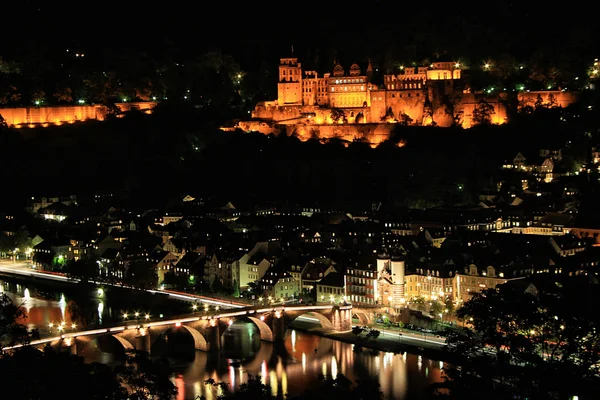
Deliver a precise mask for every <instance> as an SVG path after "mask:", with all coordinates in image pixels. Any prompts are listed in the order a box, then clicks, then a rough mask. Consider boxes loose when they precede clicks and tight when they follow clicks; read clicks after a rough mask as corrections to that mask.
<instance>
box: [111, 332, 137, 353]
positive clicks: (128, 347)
mask: <svg viewBox="0 0 600 400" xmlns="http://www.w3.org/2000/svg"><path fill="white" fill-rule="evenodd" d="M111 336H112V337H114V338H115V339H117V342H119V343H121V345H122V346H123V348H124V349H125V351H128V350H134V349H135V347H134V346H133V344H131V342H130V341H129V340H127V339H125V338H124V337H121V336H117V335H111Z"/></svg>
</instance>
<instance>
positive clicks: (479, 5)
mask: <svg viewBox="0 0 600 400" xmlns="http://www.w3.org/2000/svg"><path fill="white" fill-rule="evenodd" d="M65 3H66V4H65ZM69 3H70V2H47V1H27V0H26V1H20V2H18V3H16V4H13V5H10V6H6V7H7V8H8V10H10V11H11V12H10V14H11V15H13V16H15V17H12V18H6V17H5V19H4V21H3V24H4V25H5V29H4V32H5V34H3V35H1V37H0V46H1V49H2V50H1V51H0V54H2V55H3V56H4V57H5V58H12V57H20V56H21V55H22V54H24V53H27V52H35V51H36V49H38V48H40V47H42V48H45V49H53V50H56V51H60V50H61V49H63V48H64V47H66V46H68V47H73V48H80V49H81V50H82V51H86V52H88V54H95V55H97V56H98V57H99V58H101V57H107V56H109V55H108V53H110V51H113V50H114V49H127V50H134V51H147V52H158V53H160V52H164V51H168V52H169V53H171V54H175V55H176V57H177V58H179V59H181V60H182V61H183V60H185V59H186V57H193V56H194V54H197V53H199V52H205V51H210V50H216V49H219V50H221V51H223V52H225V53H228V54H231V55H233V56H234V57H235V58H236V59H237V60H239V61H240V63H241V64H242V66H246V68H247V67H248V66H247V65H249V64H252V63H256V60H257V59H265V58H266V59H275V60H276V59H277V58H278V57H279V56H287V55H288V54H289V53H291V46H292V45H293V46H294V49H295V53H296V55H299V56H300V57H302V56H304V57H305V58H307V60H305V62H308V63H310V62H311V61H310V60H311V59H314V57H315V54H316V53H319V54H325V53H327V54H328V55H330V54H334V56H336V57H337V58H339V59H341V60H342V61H347V62H354V61H359V62H360V61H363V60H364V59H365V58H375V59H376V58H377V57H378V56H382V55H384V54H385V53H390V52H392V53H396V55H397V57H398V58H413V59H420V58H423V57H439V58H444V56H447V58H450V59H453V58H454V57H456V56H467V57H472V58H477V57H488V56H494V55H498V54H501V53H505V52H509V53H511V54H513V55H515V56H516V57H526V56H527V55H528V54H530V53H531V52H532V51H534V50H535V49H537V48H539V47H540V46H544V47H546V48H547V49H546V52H555V53H556V52H574V53H576V52H582V51H584V50H585V51H586V52H589V53H590V54H593V53H594V52H595V51H596V43H595V41H596V37H598V28H597V27H596V26H595V24H594V23H593V15H594V14H593V13H592V12H590V10H589V6H585V4H582V5H581V6H577V2H569V3H568V4H569V5H570V7H568V8H566V7H565V8H557V5H559V4H558V3H557V4H556V5H555V4H554V3H551V2H539V1H533V2H517V1H514V0H512V1H511V0H487V1H485V0H484V1H460V2H448V1H444V2H435V1H431V2H422V1H412V2H411V1H402V2H400V1H388V0H379V1H366V2H362V3H353V2H339V1H335V2H334V1H327V0H325V1H320V2H289V1H278V2H275V1H271V0H264V1H259V2H247V1H243V2H233V1H218V2H210V1H196V2H187V1H186V2H184V1H176V0H174V1H168V2H161V3H156V4H159V6H154V7H153V4H154V3H152V2H141V1H129V2H108V3H102V2H100V3H98V2H77V3H76V5H72V4H69ZM123 3H124V4H126V5H125V6H123ZM453 4H454V5H453ZM564 6H565V5H564V4H563V7H564ZM5 11H6V10H5ZM7 32H10V33H11V34H6V33H7ZM284 53H288V54H284ZM466 53H469V54H466ZM586 56H587V54H586ZM357 58H358V60H356V59H357Z"/></svg>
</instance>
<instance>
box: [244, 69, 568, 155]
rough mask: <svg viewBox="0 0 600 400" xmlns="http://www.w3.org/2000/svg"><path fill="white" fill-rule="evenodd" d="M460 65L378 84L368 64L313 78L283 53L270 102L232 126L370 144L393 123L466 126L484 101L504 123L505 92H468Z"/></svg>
mask: <svg viewBox="0 0 600 400" xmlns="http://www.w3.org/2000/svg"><path fill="white" fill-rule="evenodd" d="M462 72H463V71H462V69H461V65H460V64H459V63H455V62H435V63H432V64H430V65H429V66H420V67H410V68H408V67H401V68H400V70H399V72H398V73H395V74H386V75H384V77H383V85H381V86H378V85H376V84H374V83H373V82H372V77H373V67H372V65H371V63H370V62H369V63H368V66H367V68H366V70H365V72H364V73H363V71H362V70H361V68H360V66H359V65H358V64H352V65H351V66H350V68H349V70H347V71H346V70H344V68H343V67H342V66H341V65H340V64H336V65H335V66H334V68H333V71H332V72H331V73H325V74H323V76H321V77H319V74H318V73H317V72H316V71H304V70H303V69H302V64H301V63H299V62H298V59H297V58H282V59H281V60H280V65H279V82H278V84H277V89H278V90H277V92H278V95H277V100H274V101H267V102H261V103H259V104H257V105H256V107H255V108H254V111H253V112H252V120H251V121H242V122H240V123H239V124H238V128H241V129H242V130H245V131H258V132H262V133H265V134H269V133H275V134H277V133H279V132H286V134H288V135H289V134H295V135H296V136H298V137H299V138H300V139H302V140H306V139H309V138H311V137H318V138H321V139H329V138H339V139H343V140H347V141H352V140H356V139H360V140H366V141H368V142H370V143H371V144H372V145H377V144H378V143H381V142H382V141H384V140H386V139H388V138H389V137H390V133H391V131H392V129H393V128H394V124H396V123H401V124H404V125H417V126H427V125H435V126H439V127H448V126H451V125H458V126H462V127H463V128H469V127H471V126H473V125H474V124H475V121H474V117H473V115H474V111H475V109H476V107H477V105H478V103H479V102H480V100H482V99H483V100H485V102H486V103H488V104H489V106H490V107H491V108H492V112H491V113H490V122H491V123H493V124H503V123H505V122H507V115H508V113H507V110H506V106H505V103H504V102H503V96H505V95H506V93H500V94H496V95H494V94H492V95H490V94H489V93H483V92H481V93H471V92H470V90H468V89H465V88H464V84H463V81H462ZM550 95H552V96H553V101H555V102H556V103H557V104H558V105H559V106H561V107H565V106H567V105H569V104H571V103H573V102H574V101H576V98H577V96H576V94H574V93H571V92H563V91H542V92H520V93H518V103H519V104H520V105H525V104H529V103H531V104H533V103H534V102H535V101H536V100H537V98H538V96H539V97H541V98H542V101H543V102H549V96H550Z"/></svg>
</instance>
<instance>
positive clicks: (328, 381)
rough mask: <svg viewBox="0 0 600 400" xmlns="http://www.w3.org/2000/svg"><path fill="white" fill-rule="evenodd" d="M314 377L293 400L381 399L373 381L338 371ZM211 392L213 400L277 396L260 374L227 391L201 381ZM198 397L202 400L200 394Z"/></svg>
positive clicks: (222, 385) (211, 381)
mask: <svg viewBox="0 0 600 400" xmlns="http://www.w3.org/2000/svg"><path fill="white" fill-rule="evenodd" d="M317 379H318V380H319V381H320V382H321V384H320V385H318V386H317V387H316V388H314V389H309V390H307V391H305V392H304V393H302V394H300V395H298V396H295V397H294V399H295V400H309V399H311V400H325V399H327V400H331V399H347V400H367V399H368V400H381V399H382V398H383V393H382V392H381V388H380V386H379V383H378V382H377V381H367V380H364V381H356V382H352V381H351V380H350V379H348V378H347V377H346V376H345V375H343V374H341V373H338V374H337V376H336V377H335V378H334V377H333V376H325V375H318V376H317ZM205 385H207V386H208V387H209V388H210V389H211V391H212V397H213V398H215V399H217V400H276V399H277V398H278V397H276V396H273V395H272V391H271V387H270V385H268V384H265V383H262V379H261V377H260V376H253V375H250V376H248V381H247V382H245V383H243V384H241V385H240V387H239V388H238V390H236V391H235V392H234V391H231V390H230V387H229V385H228V384H227V383H224V382H216V381H215V380H214V379H207V380H206V381H205ZM198 400H206V398H205V397H204V396H200V397H199V398H198Z"/></svg>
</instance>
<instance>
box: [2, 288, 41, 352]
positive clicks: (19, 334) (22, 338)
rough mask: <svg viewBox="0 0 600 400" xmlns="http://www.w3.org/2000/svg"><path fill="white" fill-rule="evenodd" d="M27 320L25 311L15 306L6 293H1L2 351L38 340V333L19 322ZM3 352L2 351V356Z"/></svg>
mask: <svg viewBox="0 0 600 400" xmlns="http://www.w3.org/2000/svg"><path fill="white" fill-rule="evenodd" d="M25 318H27V314H26V312H25V309H24V308H23V307H21V306H17V305H15V304H14V303H13V302H12V300H11V299H10V298H9V297H8V296H7V295H6V293H0V349H2V348H3V347H6V346H13V345H16V344H25V343H28V342H29V341H30V340H31V339H34V338H37V336H38V334H37V331H29V330H27V327H26V326H25V325H23V324H21V323H20V322H19V321H20V320H24V319H25ZM1 355H2V352H1V350H0V356H1Z"/></svg>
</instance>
